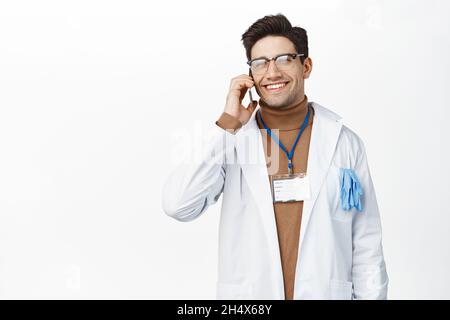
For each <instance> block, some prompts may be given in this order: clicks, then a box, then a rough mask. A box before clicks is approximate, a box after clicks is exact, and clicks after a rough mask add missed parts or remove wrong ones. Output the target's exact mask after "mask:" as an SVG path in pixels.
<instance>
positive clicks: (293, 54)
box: [247, 53, 305, 71]
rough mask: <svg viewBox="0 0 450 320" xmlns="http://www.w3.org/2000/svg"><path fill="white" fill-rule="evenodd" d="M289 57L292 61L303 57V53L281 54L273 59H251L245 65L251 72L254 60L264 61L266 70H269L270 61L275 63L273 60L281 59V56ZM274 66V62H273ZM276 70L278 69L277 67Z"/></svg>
mask: <svg viewBox="0 0 450 320" xmlns="http://www.w3.org/2000/svg"><path fill="white" fill-rule="evenodd" d="M286 55H287V56H291V57H292V58H293V59H295V58H297V57H303V56H305V54H304V53H282V54H279V55H276V56H275V57H273V58H267V57H259V58H255V59H252V60H249V61H247V64H248V66H249V67H250V70H252V62H253V61H255V60H260V59H264V60H266V61H267V62H268V63H269V64H268V65H267V68H269V65H270V61H272V60H273V61H274V62H275V60H276V59H278V58H279V57H281V56H286ZM275 65H276V62H275ZM277 68H278V67H277ZM266 71H267V69H266Z"/></svg>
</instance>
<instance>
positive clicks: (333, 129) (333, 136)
mask: <svg viewBox="0 0 450 320" xmlns="http://www.w3.org/2000/svg"><path fill="white" fill-rule="evenodd" d="M311 104H312V106H313V108H314V120H313V125H312V130H311V140H310V144H309V153H308V166H307V175H308V176H309V180H310V186H311V199H310V200H306V201H304V203H303V213H302V223H301V229H300V243H299V250H300V249H301V246H302V244H303V239H304V237H305V235H306V231H307V228H308V223H309V220H310V218H311V213H312V210H313V208H314V204H315V202H316V200H317V197H318V195H319V192H320V189H321V187H322V184H323V182H324V180H325V177H326V175H327V173H328V169H329V167H330V165H331V161H332V158H333V155H334V152H335V150H336V144H337V141H338V138H339V134H340V132H341V128H342V122H341V120H340V119H341V117H340V116H338V115H337V114H335V113H334V112H332V111H330V110H328V109H326V108H324V107H322V106H321V105H319V104H317V103H315V102H311ZM300 251H301V250H300Z"/></svg>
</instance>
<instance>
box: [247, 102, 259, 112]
mask: <svg viewBox="0 0 450 320" xmlns="http://www.w3.org/2000/svg"><path fill="white" fill-rule="evenodd" d="M257 105H258V101H256V100H253V101H252V102H250V103H249V104H248V107H247V110H248V111H249V112H250V113H253V111H255V109H256V106H257Z"/></svg>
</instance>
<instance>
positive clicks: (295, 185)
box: [272, 173, 311, 203]
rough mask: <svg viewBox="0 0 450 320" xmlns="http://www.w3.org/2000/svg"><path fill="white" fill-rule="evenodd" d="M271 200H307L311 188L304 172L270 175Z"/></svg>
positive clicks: (309, 196)
mask: <svg viewBox="0 0 450 320" xmlns="http://www.w3.org/2000/svg"><path fill="white" fill-rule="evenodd" d="M272 195H273V202H274V203H276V202H296V201H303V200H309V199H310V198H311V188H310V185H309V178H308V176H307V175H306V173H294V174H282V175H276V176H273V177H272Z"/></svg>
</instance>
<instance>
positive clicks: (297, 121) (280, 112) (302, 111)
mask: <svg viewBox="0 0 450 320" xmlns="http://www.w3.org/2000/svg"><path fill="white" fill-rule="evenodd" d="M260 112H261V116H262V117H263V120H264V122H265V124H266V125H267V126H268V127H269V128H270V129H280V130H291V129H298V128H300V126H301V125H302V123H303V120H304V119H305V117H306V114H307V113H308V97H307V96H306V95H304V97H303V100H301V101H300V102H298V103H296V104H294V105H292V106H289V107H287V108H271V107H269V106H267V105H265V104H264V103H260ZM258 120H259V119H258ZM261 126H262V125H261Z"/></svg>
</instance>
